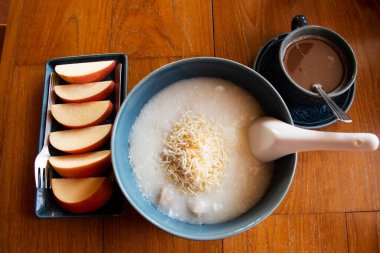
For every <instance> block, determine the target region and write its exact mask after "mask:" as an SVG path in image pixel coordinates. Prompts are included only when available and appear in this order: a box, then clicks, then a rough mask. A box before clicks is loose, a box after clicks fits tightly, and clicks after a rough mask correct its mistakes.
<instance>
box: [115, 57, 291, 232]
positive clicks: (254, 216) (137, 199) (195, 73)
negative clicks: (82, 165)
mask: <svg viewBox="0 0 380 253" xmlns="http://www.w3.org/2000/svg"><path fill="white" fill-rule="evenodd" d="M193 77H217V78H222V79H226V80H229V81H232V82H234V83H235V84H236V85H239V86H240V87H242V88H243V89H245V90H246V91H247V92H249V93H250V94H252V96H254V97H255V98H256V99H257V100H258V101H259V103H260V104H261V106H262V107H263V109H264V112H265V114H266V115H268V116H273V117H276V118H278V119H280V120H283V121H285V122H287V123H289V124H292V118H291V116H290V113H289V111H288V109H287V107H286V105H285V103H284V101H283V100H282V98H281V97H280V95H279V94H278V92H277V91H276V90H275V89H274V88H273V86H272V85H271V84H270V83H269V82H268V81H267V80H265V79H264V78H263V77H262V76H261V75H259V74H258V73H257V72H255V71H253V70H252V69H250V68H248V67H246V66H244V65H242V64H239V63H237V62H234V61H230V60H227V59H221V58H213V57H200V58H190V59H185V60H180V61H177V62H174V63H171V64H168V65H166V66H164V67H161V68H159V69H157V70H156V71H154V72H152V73H151V74H149V75H148V76H147V77H145V78H144V79H143V80H141V81H140V82H139V84H138V85H137V86H136V87H135V88H134V89H133V90H132V92H131V93H130V94H129V95H128V97H127V98H126V100H125V101H124V103H123V105H122V107H121V109H120V111H119V113H118V115H117V117H116V120H115V123H114V128H113V132H112V137H111V149H112V162H113V166H114V170H115V174H116V178H117V181H118V183H119V186H120V188H121V190H122V192H123V193H124V195H125V196H126V197H127V199H128V201H129V202H130V203H131V204H132V206H133V207H134V208H135V209H136V210H137V211H138V212H139V213H140V214H141V215H142V216H144V217H145V218H146V219H147V220H149V221H150V222H151V223H153V224H154V225H156V226H157V227H159V228H161V229H163V230H165V231H167V232H169V233H172V234H174V235H176V236H180V237H184V238H189V239H195V240H213V239H221V238H225V237H229V236H232V235H235V234H238V233H241V232H243V231H245V230H247V229H249V228H251V227H253V226H255V225H257V224H258V223H260V222H261V221H262V220H263V219H265V218H266V217H267V216H268V215H270V214H271V213H272V212H273V211H274V210H275V209H276V207H277V206H278V205H279V204H280V203H281V201H282V199H283V198H284V196H285V194H286V193H287V191H288V189H289V187H290V185H291V182H292V180H293V176H294V173H295V168H296V159H297V155H296V154H291V155H288V156H286V157H283V158H281V159H278V160H276V161H275V162H274V163H275V168H274V176H273V179H272V182H271V185H270V187H269V189H268V191H267V193H266V194H265V196H264V197H263V198H262V199H261V201H260V202H259V203H258V204H257V205H256V206H254V207H253V208H251V209H250V210H249V211H248V212H246V213H244V214H243V215H241V216H239V217H237V218H235V219H233V220H230V221H227V222H224V223H220V224H215V225H197V224H189V223H185V222H182V221H179V220H174V219H172V218H169V217H168V216H167V215H165V214H163V213H162V212H160V211H159V210H158V209H157V208H156V206H155V205H154V204H152V203H151V202H149V201H148V200H147V199H146V198H145V197H144V196H143V194H142V193H141V192H140V190H139V188H138V186H137V184H136V182H135V178H134V174H133V171H132V168H131V165H130V163H129V143H128V139H129V135H130V132H131V129H132V126H133V124H134V121H135V120H136V117H137V116H138V115H139V113H140V111H141V109H142V108H143V106H144V105H145V104H146V103H147V102H148V101H149V100H150V99H151V98H152V97H153V96H154V95H156V94H157V93H158V92H160V91H161V90H163V89H165V88H166V87H168V86H169V85H171V84H173V83H174V82H177V81H179V80H182V79H188V78H193Z"/></svg>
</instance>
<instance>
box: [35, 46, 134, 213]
mask: <svg viewBox="0 0 380 253" xmlns="http://www.w3.org/2000/svg"><path fill="white" fill-rule="evenodd" d="M106 60H115V61H116V65H117V64H118V63H121V64H122V70H121V82H120V84H119V85H120V87H115V89H116V88H119V89H120V103H121V102H122V101H123V100H124V98H125V96H126V91H127V73H128V72H127V69H128V58H127V56H126V55H125V54H121V53H112V54H97V55H81V56H68V57H61V58H55V59H50V60H49V61H48V62H47V63H46V67H45V81H44V94H43V98H42V114H41V124H40V135H39V142H38V151H41V149H42V147H43V142H44V134H45V123H46V110H47V102H48V96H49V94H48V92H49V77H50V74H51V73H52V72H53V71H54V68H55V66H56V65H60V64H70V63H81V62H92V61H106ZM114 76H115V70H114V71H112V73H111V74H110V75H109V76H107V77H106V78H105V80H114ZM64 83H65V81H64V80H62V79H60V84H64ZM115 85H117V82H115ZM108 99H109V100H110V101H111V102H112V103H113V104H115V97H114V94H113V93H112V95H110V96H109V97H108ZM56 103H61V101H60V100H59V99H57V100H56ZM115 117H116V113H115V110H114V112H113V113H112V114H111V115H110V116H109V117H108V118H107V120H106V121H105V122H104V124H110V123H113V121H114V119H115ZM61 129H63V128H62V126H60V124H59V123H58V122H56V121H55V120H54V119H53V121H52V127H51V132H54V131H58V130H61ZM109 148H110V143H109V142H108V143H107V144H105V145H104V146H103V147H102V148H101V149H109ZM49 151H50V154H51V155H52V156H53V155H63V153H62V152H60V151H59V150H56V149H54V148H53V147H52V146H51V145H49ZM53 177H60V176H59V175H58V174H57V173H56V172H53ZM114 188H115V190H114V192H113V194H112V196H111V198H110V200H109V201H108V202H107V203H106V204H105V205H104V206H103V207H101V208H100V209H98V210H96V211H94V212H91V213H84V214H74V213H69V212H67V211H65V210H63V209H62V208H61V207H60V206H59V205H58V204H57V202H56V201H55V199H54V196H53V193H52V190H51V189H37V188H36V195H35V198H36V199H35V214H36V216H37V217H39V218H81V217H104V216H118V215H121V214H123V213H124V212H125V209H126V199H125V197H124V195H123V194H122V193H121V191H120V189H119V187H118V186H117V184H116V183H115V186H114Z"/></svg>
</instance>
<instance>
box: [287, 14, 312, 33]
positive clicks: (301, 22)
mask: <svg viewBox="0 0 380 253" xmlns="http://www.w3.org/2000/svg"><path fill="white" fill-rule="evenodd" d="M306 25H308V22H307V19H306V17H305V16H304V15H297V16H295V17H294V18H293V20H292V25H291V29H292V31H293V30H295V29H297V28H301V27H303V26H306Z"/></svg>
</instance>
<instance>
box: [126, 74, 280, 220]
mask: <svg viewBox="0 0 380 253" xmlns="http://www.w3.org/2000/svg"><path fill="white" fill-rule="evenodd" d="M189 114H190V116H188V115H189ZM191 115H201V116H191ZM262 115H263V113H262V109H261V108H260V106H259V105H258V103H257V102H256V100H255V99H254V98H253V97H252V96H251V95H249V94H248V93H247V92H246V91H245V90H243V89H242V88H240V87H238V86H237V85H235V84H233V83H232V82H229V81H226V80H222V79H217V78H193V79H186V80H182V81H179V82H177V83H175V84H172V85H170V86H169V87H167V88H166V89H164V90H162V91H161V92H160V93H158V94H156V95H155V96H154V97H153V98H152V99H151V100H150V101H149V102H148V103H147V104H146V105H145V106H144V107H143V109H142V110H141V112H140V114H139V116H138V117H137V119H136V121H135V123H134V126H133V128H132V132H131V135H130V139H129V140H128V141H129V144H130V153H129V159H130V163H131V166H132V168H133V172H134V175H135V178H136V181H137V183H138V185H139V188H140V190H141V192H142V193H143V194H144V195H145V196H146V198H147V199H148V200H150V201H151V202H153V203H154V204H155V205H156V206H157V207H158V208H159V209H160V210H161V211H162V212H164V213H166V214H167V215H168V216H170V217H172V218H174V219H179V220H182V221H186V222H189V223H200V224H215V223H221V222H223V221H226V220H230V219H233V218H234V217H237V216H239V215H240V214H242V213H244V212H246V211H248V210H249V209H250V208H251V207H252V206H254V205H255V204H256V203H257V202H258V201H259V200H260V199H261V197H262V196H263V195H264V194H265V192H266V190H267V188H268V187H269V184H270V181H271V178H272V167H273V165H272V163H263V162H260V161H259V160H257V159H256V158H255V157H254V156H253V155H252V154H251V152H250V148H249V143H248V127H249V125H250V124H251V122H252V121H253V120H254V119H256V118H258V117H260V116H262ZM186 117H187V118H186ZM191 117H193V118H191ZM188 118H189V119H190V120H189V119H188ZM194 119H195V120H198V122H201V123H202V124H203V125H200V127H199V126H198V125H195V127H194V126H193V128H195V129H198V130H197V131H199V133H201V134H202V133H204V132H205V131H203V130H202V129H204V126H210V129H211V130H210V131H209V132H211V133H215V132H218V133H219V132H220V134H218V135H216V137H214V139H215V138H219V139H220V142H218V143H217V144H213V143H214V142H215V141H214V140H212V141H211V142H212V143H211V144H210V145H214V146H209V147H211V148H212V150H216V151H215V152H214V153H211V155H210V154H208V155H207V158H205V159H204V160H205V161H204V163H202V164H208V166H209V167H210V166H211V165H209V164H210V162H209V161H208V160H209V157H215V156H216V155H218V156H217V158H218V159H219V160H217V162H218V163H215V164H216V165H215V166H216V167H218V166H219V167H220V166H222V167H223V168H218V169H219V171H218V174H217V175H216V173H214V171H211V172H210V171H209V172H208V174H207V175H211V176H210V177H208V178H205V179H204V180H206V181H205V182H209V181H210V180H212V179H214V181H215V184H210V187H208V188H207V187H203V188H202V187H198V188H193V189H192V188H191V187H190V188H189V187H188V186H189V184H192V182H193V181H191V180H195V179H191V178H190V181H189V182H190V183H189V182H188V181H186V182H183V181H180V183H182V185H184V186H185V188H184V189H182V188H181V187H180V185H179V182H178V181H177V182H176V181H175V179H176V178H177V176H176V175H174V176H168V170H169V169H168V168H170V166H169V165H172V164H169V165H168V166H166V167H165V166H164V165H165V164H163V162H162V161H163V154H166V156H164V157H165V161H164V162H166V164H168V163H169V162H172V160H170V159H168V157H167V156H169V155H170V154H173V152H172V151H171V150H167V149H168V146H169V145H168V144H167V143H165V140H166V141H168V140H171V139H170V138H168V137H167V136H168V133H169V134H170V133H173V125H175V122H180V123H181V124H182V125H181V124H180V123H177V126H186V125H184V124H185V123H186V120H188V121H191V120H193V121H191V122H194ZM179 129H180V128H179ZM177 130H178V129H177ZM178 131H179V132H181V131H182V132H183V130H181V129H180V130H178ZM178 131H177V132H178ZM206 133H207V132H206ZM220 136H221V137H220ZM206 137H207V136H206ZM206 137H205V138H206ZM202 138H203V137H202ZM172 139H173V138H172ZM207 142H210V141H207V138H206V143H207ZM205 145H206V144H205ZM207 147H208V146H207ZM208 150H210V148H207V149H205V150H204V151H205V152H206V151H208ZM165 152H166V153H165ZM215 154H216V155H215ZM184 155H185V156H186V157H188V156H189V155H188V154H184ZM172 156H173V157H174V158H175V157H178V155H176V156H174V155H172ZM210 159H211V158H210ZM214 160H215V159H214ZM167 161H169V162H167ZM195 161H199V159H195ZM181 162H182V163H181V164H188V163H186V162H183V161H181ZM190 163H191V164H190V165H189V166H193V167H191V168H194V166H195V165H194V164H193V161H191V162H190ZM184 166H185V165H184ZM202 166H204V165H202ZM215 166H214V167H215ZM214 167H212V166H211V167H210V170H214ZM216 167H215V168H216ZM195 172H197V171H195ZM174 173H177V172H176V171H174ZM210 173H211V174H210ZM187 175H189V174H188V172H183V174H181V175H180V177H186V176H187ZM199 175H200V174H199V173H198V174H195V176H193V177H196V178H198V177H199ZM202 175H203V174H202ZM214 175H216V176H214ZM185 180H188V178H185ZM201 185H202V186H204V184H201ZM206 186H207V185H206ZM186 187H188V188H189V189H190V190H189V192H187V191H186V189H188V188H186ZM194 189H195V190H194ZM197 189H200V190H199V192H194V191H196V190H197Z"/></svg>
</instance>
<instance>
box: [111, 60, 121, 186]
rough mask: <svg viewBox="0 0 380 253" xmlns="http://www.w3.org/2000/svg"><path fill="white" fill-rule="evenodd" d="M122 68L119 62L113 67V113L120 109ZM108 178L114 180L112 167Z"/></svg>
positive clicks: (112, 181)
mask: <svg viewBox="0 0 380 253" xmlns="http://www.w3.org/2000/svg"><path fill="white" fill-rule="evenodd" d="M122 68H123V65H122V64H121V63H118V64H117V65H116V68H115V90H114V94H115V114H117V112H118V111H119V109H120V103H121V101H120V100H121V97H120V96H121V91H120V88H121V87H120V86H121V74H122ZM108 180H109V181H110V182H111V183H114V182H115V181H116V175H115V172H114V170H113V167H112V170H111V172H110V173H109V175H108Z"/></svg>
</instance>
